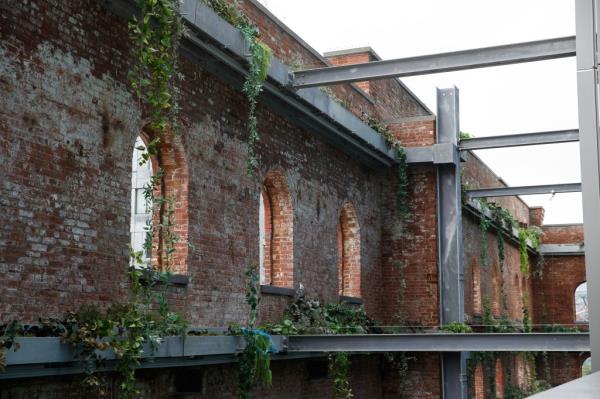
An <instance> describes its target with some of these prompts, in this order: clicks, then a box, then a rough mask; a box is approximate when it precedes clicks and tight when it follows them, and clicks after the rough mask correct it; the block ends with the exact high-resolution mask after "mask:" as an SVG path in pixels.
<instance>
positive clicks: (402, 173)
mask: <svg viewBox="0 0 600 399" xmlns="http://www.w3.org/2000/svg"><path fill="white" fill-rule="evenodd" d="M361 119H362V121H363V122H365V123H366V124H367V125H369V127H370V128H372V129H373V130H375V131H376V132H377V133H379V134H380V135H381V136H382V137H383V138H384V140H385V142H386V143H387V144H388V145H389V146H390V147H391V148H393V149H395V150H396V159H397V161H398V189H397V191H396V209H397V210H398V214H399V216H400V219H401V220H405V219H406V217H407V216H408V214H409V213H410V209H409V208H408V164H407V163H406V151H405V150H404V147H402V143H401V142H400V140H398V139H397V138H396V136H394V134H393V133H392V132H391V131H390V129H389V127H388V126H386V125H384V124H382V123H381V122H379V121H378V120H377V119H375V118H373V117H371V116H370V115H369V114H367V113H366V112H363V113H362V115H361Z"/></svg>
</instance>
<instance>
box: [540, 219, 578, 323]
mask: <svg viewBox="0 0 600 399" xmlns="http://www.w3.org/2000/svg"><path fill="white" fill-rule="evenodd" d="M542 230H543V237H542V242H543V243H544V244H581V243H583V226H582V225H549V226H543V228H542ZM585 280H586V276H585V257H584V256H583V255H576V256H545V257H544V268H543V274H542V275H541V276H540V277H536V278H535V279H534V280H533V291H534V293H535V295H534V303H535V314H534V316H535V320H536V323H550V324H573V323H574V322H575V288H577V286H578V285H579V284H581V283H582V282H584V281H585ZM581 327H585V326H581Z"/></svg>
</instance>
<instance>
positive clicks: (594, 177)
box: [575, 0, 600, 371]
mask: <svg viewBox="0 0 600 399" xmlns="http://www.w3.org/2000/svg"><path fill="white" fill-rule="evenodd" d="M599 12H600V7H599V4H598V1H597V0H577V1H576V2H575V15H576V33H577V98H578V109H579V132H580V140H579V146H580V154H581V155H580V157H581V181H582V189H583V190H582V200H583V220H584V225H583V228H584V237H585V242H586V246H585V267H586V279H587V284H588V304H589V305H588V306H589V309H588V310H589V323H590V324H589V326H590V334H591V336H590V342H591V353H592V369H593V370H594V371H599V370H600V305H598V304H599V303H600V267H599V266H598V265H600V241H599V240H600V218H598V215H600V155H599V154H600V146H599V145H600V142H599V138H598V135H599V134H600V129H599V125H598V117H599V110H598V106H599V102H598V58H597V54H598V41H597V36H598V35H597V34H598V23H599V22H600V20H599V19H598V13H599Z"/></svg>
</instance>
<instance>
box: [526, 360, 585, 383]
mask: <svg viewBox="0 0 600 399" xmlns="http://www.w3.org/2000/svg"><path fill="white" fill-rule="evenodd" d="M589 356H590V354H589V352H581V353H548V357H547V363H546V362H545V361H544V360H543V359H542V358H538V362H537V369H538V374H539V375H540V376H543V378H544V379H546V380H547V381H548V382H549V383H550V384H551V385H552V386H557V385H560V384H564V383H566V382H569V381H572V380H574V379H577V378H580V377H581V376H582V370H581V366H582V365H583V362H584V361H585V359H587V358H588V357H589ZM547 371H549V375H548V374H546V372H547Z"/></svg>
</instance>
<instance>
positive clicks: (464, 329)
mask: <svg viewBox="0 0 600 399" xmlns="http://www.w3.org/2000/svg"><path fill="white" fill-rule="evenodd" d="M440 331H447V332H452V333H457V334H465V333H472V332H473V330H472V329H471V327H470V326H468V325H466V324H465V323H459V322H457V321H453V322H452V323H448V324H444V325H443V326H441V327H440Z"/></svg>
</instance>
